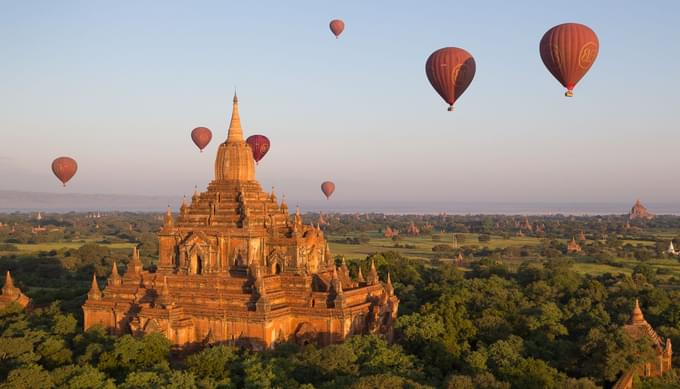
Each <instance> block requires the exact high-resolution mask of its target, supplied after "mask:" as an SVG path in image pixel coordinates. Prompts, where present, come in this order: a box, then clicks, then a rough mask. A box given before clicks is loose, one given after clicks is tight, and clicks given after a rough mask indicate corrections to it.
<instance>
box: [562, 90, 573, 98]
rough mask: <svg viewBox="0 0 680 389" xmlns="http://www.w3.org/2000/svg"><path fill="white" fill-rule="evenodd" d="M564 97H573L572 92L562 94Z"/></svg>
mask: <svg viewBox="0 0 680 389" xmlns="http://www.w3.org/2000/svg"><path fill="white" fill-rule="evenodd" d="M564 95H565V96H566V97H574V91H572V90H568V91H566V92H564Z"/></svg>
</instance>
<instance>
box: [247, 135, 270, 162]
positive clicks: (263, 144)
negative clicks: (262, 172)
mask: <svg viewBox="0 0 680 389" xmlns="http://www.w3.org/2000/svg"><path fill="white" fill-rule="evenodd" d="M246 143H248V145H250V148H251V149H252V150H253V158H255V162H260V160H261V159H262V158H264V156H265V155H266V154H267V151H269V146H270V143H269V139H268V138H267V137H266V136H264V135H251V136H249V137H248V139H246Z"/></svg>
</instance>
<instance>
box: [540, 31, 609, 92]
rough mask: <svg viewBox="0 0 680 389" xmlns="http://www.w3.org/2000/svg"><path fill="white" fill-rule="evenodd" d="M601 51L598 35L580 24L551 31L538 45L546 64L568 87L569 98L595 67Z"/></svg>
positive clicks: (558, 79)
mask: <svg viewBox="0 0 680 389" xmlns="http://www.w3.org/2000/svg"><path fill="white" fill-rule="evenodd" d="M599 50H600V42H599V40H598V39H597V35H595V32H594V31H593V30H591V29H590V28H589V27H588V26H584V25H583V24H578V23H564V24H560V25H557V26H555V27H553V28H551V29H550V30H548V32H546V33H545V34H544V35H543V38H542V39H541V43H540V44H539V52H540V53H541V59H542V60H543V64H544V65H545V67H546V68H548V71H550V73H552V75H553V76H554V77H555V78H556V79H557V81H559V82H560V83H561V84H562V85H564V87H565V88H567V92H566V93H565V95H566V96H572V95H573V92H572V91H573V89H574V87H576V84H577V83H578V82H579V81H580V80H581V78H583V76H585V75H586V73H587V72H588V70H589V69H590V67H591V66H592V65H593V63H594V62H595V59H596V58H597V53H598V52H599Z"/></svg>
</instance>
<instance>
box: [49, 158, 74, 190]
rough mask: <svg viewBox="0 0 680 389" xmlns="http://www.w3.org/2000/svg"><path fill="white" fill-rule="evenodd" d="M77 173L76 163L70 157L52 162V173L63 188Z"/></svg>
mask: <svg viewBox="0 0 680 389" xmlns="http://www.w3.org/2000/svg"><path fill="white" fill-rule="evenodd" d="M77 171H78V163H77V162H76V160H75V159H73V158H71V157H59V158H57V159H55V160H54V161H52V172H53V173H54V175H55V176H57V178H58V179H59V181H61V183H62V184H64V186H66V183H67V182H69V180H70V179H71V178H73V176H74V175H75V174H76V172H77Z"/></svg>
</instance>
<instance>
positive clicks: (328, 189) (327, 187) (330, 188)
mask: <svg viewBox="0 0 680 389" xmlns="http://www.w3.org/2000/svg"><path fill="white" fill-rule="evenodd" d="M321 191H322V192H323V194H324V195H325V196H326V199H330V198H331V195H332V194H333V192H334V191H335V184H334V183H332V182H330V181H325V182H324V183H323V184H321Z"/></svg>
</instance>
